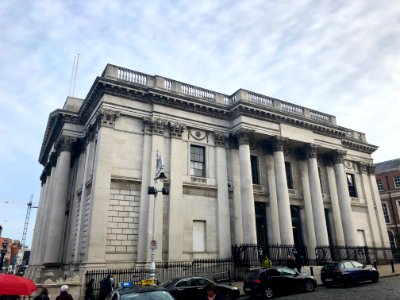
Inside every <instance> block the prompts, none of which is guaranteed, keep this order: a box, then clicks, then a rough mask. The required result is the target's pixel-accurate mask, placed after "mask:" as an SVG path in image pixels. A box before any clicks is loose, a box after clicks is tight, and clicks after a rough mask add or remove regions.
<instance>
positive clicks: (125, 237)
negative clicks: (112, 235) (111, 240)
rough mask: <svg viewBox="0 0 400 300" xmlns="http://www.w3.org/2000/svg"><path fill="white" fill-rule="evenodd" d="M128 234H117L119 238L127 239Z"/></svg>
mask: <svg viewBox="0 0 400 300" xmlns="http://www.w3.org/2000/svg"><path fill="white" fill-rule="evenodd" d="M127 238H128V237H127V235H126V234H117V240H120V241H122V240H127Z"/></svg>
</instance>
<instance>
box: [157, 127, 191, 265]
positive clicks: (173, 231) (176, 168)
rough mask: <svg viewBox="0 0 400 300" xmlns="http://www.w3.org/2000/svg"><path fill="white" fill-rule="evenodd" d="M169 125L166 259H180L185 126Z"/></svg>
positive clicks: (181, 251)
mask: <svg viewBox="0 0 400 300" xmlns="http://www.w3.org/2000/svg"><path fill="white" fill-rule="evenodd" d="M169 127H170V137H171V149H170V159H169V162H170V166H169V170H170V172H169V176H170V178H169V182H170V184H169V209H168V261H181V260H182V257H183V209H182V208H183V174H182V153H184V152H185V144H184V143H183V142H182V134H183V132H184V131H185V129H186V126H184V125H183V124H180V123H170V124H169ZM160 203H162V201H160Z"/></svg>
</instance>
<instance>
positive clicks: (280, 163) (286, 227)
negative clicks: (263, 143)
mask: <svg viewBox="0 0 400 300" xmlns="http://www.w3.org/2000/svg"><path fill="white" fill-rule="evenodd" d="M284 142H285V139H283V138H281V137H276V138H275V139H274V144H273V146H274V163H275V182H276V193H277V199H278V210H279V227H280V232H281V242H282V244H285V245H293V244H294V239H293V230H292V218H291V215H290V200H289V191H288V186H287V179H286V169H285V157H284V155H283V144H284Z"/></svg>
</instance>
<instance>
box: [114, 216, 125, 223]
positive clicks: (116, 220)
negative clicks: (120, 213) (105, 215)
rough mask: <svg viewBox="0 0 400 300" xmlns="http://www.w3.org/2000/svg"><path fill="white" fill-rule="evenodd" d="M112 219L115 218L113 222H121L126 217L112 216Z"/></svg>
mask: <svg viewBox="0 0 400 300" xmlns="http://www.w3.org/2000/svg"><path fill="white" fill-rule="evenodd" d="M112 220H113V222H117V223H120V222H123V221H124V219H123V218H121V217H112Z"/></svg>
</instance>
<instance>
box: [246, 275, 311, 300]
mask: <svg viewBox="0 0 400 300" xmlns="http://www.w3.org/2000/svg"><path fill="white" fill-rule="evenodd" d="M316 286H317V281H316V280H315V278H314V277H313V276H311V275H307V274H303V273H298V272H297V271H294V270H293V269H289V268H287V267H272V268H267V269H256V270H252V271H250V272H248V273H247V274H246V277H245V279H244V282H243V291H244V292H245V294H247V295H249V296H264V297H266V298H267V299H270V298H272V297H274V296H275V295H276V294H283V293H287V292H297V291H305V292H312V291H314V289H315V288H316Z"/></svg>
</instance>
